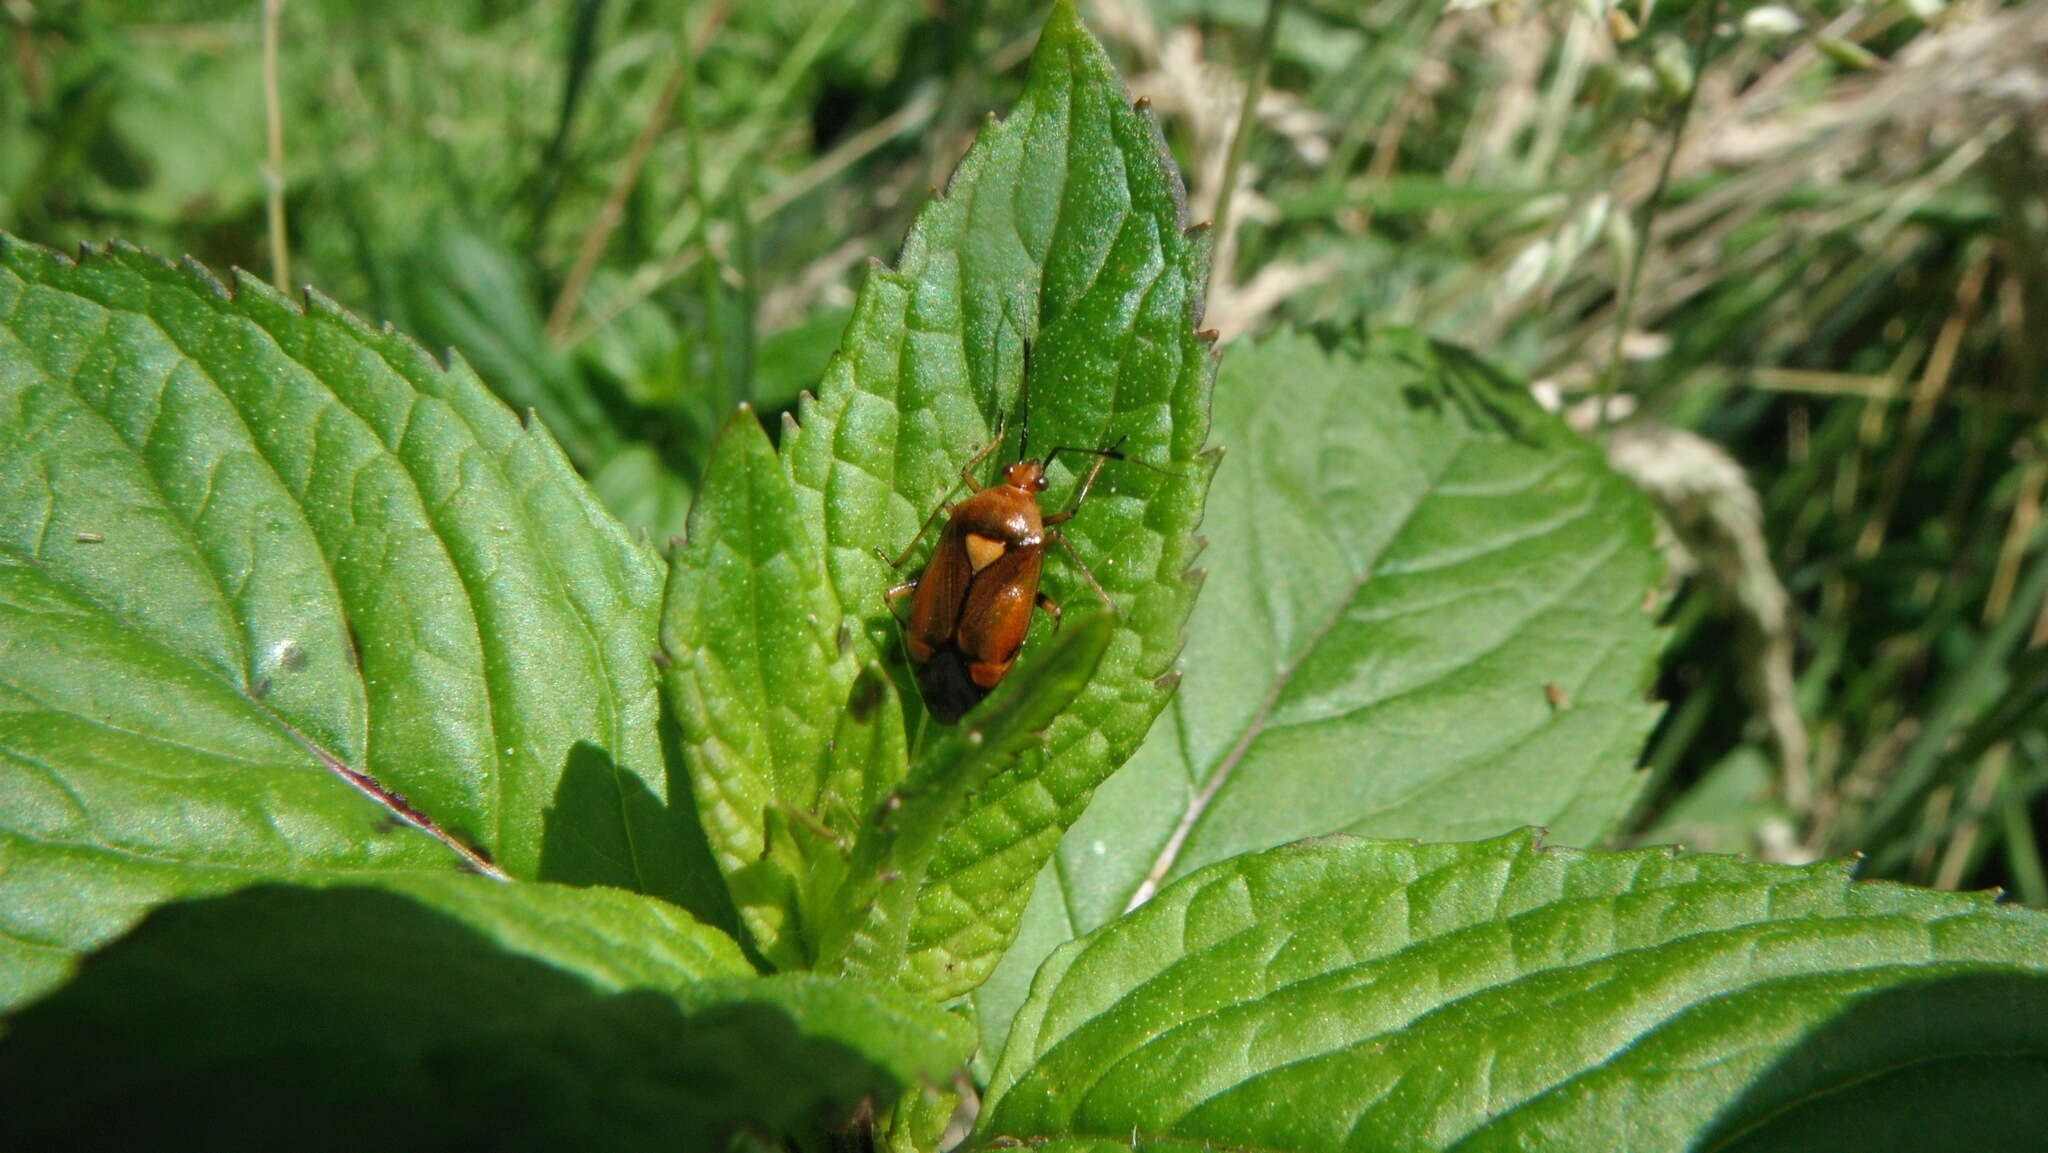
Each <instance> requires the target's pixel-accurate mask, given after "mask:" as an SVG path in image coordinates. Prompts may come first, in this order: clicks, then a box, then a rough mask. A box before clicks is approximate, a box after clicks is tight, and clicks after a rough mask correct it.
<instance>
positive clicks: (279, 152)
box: [263, 0, 292, 292]
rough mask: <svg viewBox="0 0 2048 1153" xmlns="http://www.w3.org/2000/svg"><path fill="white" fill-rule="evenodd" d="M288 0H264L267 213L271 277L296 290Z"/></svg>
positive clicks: (287, 289) (281, 286) (284, 288)
mask: <svg viewBox="0 0 2048 1153" xmlns="http://www.w3.org/2000/svg"><path fill="white" fill-rule="evenodd" d="M283 16H284V0H263V120H264V125H265V130H266V132H267V135H268V137H269V161H268V162H267V163H266V164H265V165H264V169H263V185H264V195H263V213H264V215H265V216H266V217H267V218H268V219H269V223H270V279H271V282H272V283H274V284H276V285H277V287H278V291H280V292H290V291H291V290H292V253H291V246H290V244H289V242H288V241H287V239H286V236H285V227H284V99H283V98H282V97H281V96H280V95H279V90H278V83H277V39H278V25H279V24H281V23H283Z"/></svg>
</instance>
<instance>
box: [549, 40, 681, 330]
mask: <svg viewBox="0 0 2048 1153" xmlns="http://www.w3.org/2000/svg"><path fill="white" fill-rule="evenodd" d="M685 51H687V48H686V49H685ZM688 71H689V70H688V69H686V68H684V67H683V64H682V62H681V61H680V60H679V61H677V62H676V63H675V64H673V65H671V66H670V67H669V73H668V78H667V79H666V80H664V81H663V82H662V85H661V95H659V96H657V97H655V98H654V108H653V110H652V111H651V112H650V113H649V114H648V116H647V122H646V123H645V124H642V125H641V126H640V132H639V135H637V136H635V137H634V138H633V145H632V147H631V148H630V149H629V150H628V151H627V153H626V160H625V163H623V164H621V165H620V166H619V172H618V175H617V176H616V177H614V178H613V179H612V186H611V188H610V189H609V190H607V191H606V192H605V197H604V203H603V204H602V205H600V206H599V207H598V210H597V215H596V216H594V217H592V218H591V221H590V227H589V228H587V229H585V230H584V232H583V242H582V243H581V244H580V245H578V246H577V249H576V263H575V265H574V266H572V267H571V268H570V269H569V276H568V278H567V279H566V280H564V281H563V282H562V291H561V292H560V293H559V294H557V295H556V296H555V306H554V308H553V309H551V310H549V312H548V339H549V340H551V341H553V342H555V343H556V344H560V343H562V337H563V335H564V334H565V333H567V332H568V329H569V322H570V320H572V319H574V318H575V316H576V309H577V307H578V306H580V305H581V304H582V303H583V290H584V289H585V288H587V287H588V286H589V284H590V276H591V274H592V273H593V272H595V271H597V262H598V260H599V259H601V258H602V257H603V256H604V250H605V246H606V245H607V244H609V243H610V241H611V237H612V231H613V230H614V229H616V228H618V226H619V221H620V220H622V219H624V218H625V215H626V200H627V198H628V197H630V196H632V195H633V188H634V186H635V185H637V184H639V183H640V173H641V172H642V171H643V170H644V169H645V168H646V167H647V157H648V155H649V154H651V153H652V152H653V151H654V142H655V141H656V140H657V139H659V138H660V136H661V133H662V131H663V130H664V129H666V128H667V127H668V120H669V115H670V113H671V111H672V110H673V109H674V108H675V103H676V96H677V95H678V94H679V93H680V92H681V91H682V88H683V77H684V76H686V75H687V74H688Z"/></svg>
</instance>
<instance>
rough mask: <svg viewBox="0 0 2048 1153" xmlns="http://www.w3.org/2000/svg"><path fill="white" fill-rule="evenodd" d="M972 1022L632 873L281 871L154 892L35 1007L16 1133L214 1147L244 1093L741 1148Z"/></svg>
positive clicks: (354, 1112)
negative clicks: (845, 971)
mask: <svg viewBox="0 0 2048 1153" xmlns="http://www.w3.org/2000/svg"><path fill="white" fill-rule="evenodd" d="M968 1034H969V1031H968V1030H967V1029H966V1028H965V1026H964V1023H963V1022H961V1021H960V1020H959V1019H958V1018H954V1017H951V1016H950V1015H948V1014H945V1013H941V1012H938V1011H936V1010H934V1009H932V1008H930V1007H928V1006H925V1005H924V1004H922V1003H921V1002H919V1001H917V1000H916V999H914V998H911V997H909V996H908V995H906V994H902V993H898V992H893V991H890V990H887V989H880V988H867V987H862V986H860V985H858V984H855V983H852V982H846V981H825V980H822V979H819V978H815V977H809V976H802V975H796V976H786V977H773V978H765V979H764V978H760V977H756V976H754V975H753V974H752V972H751V971H750V970H749V968H748V965H747V963H746V961H745V959H744V958H743V957H742V956H741V954H740V951H739V949H738V947H737V946H736V945H735V944H734V943H733V942H732V940H731V939H730V938H728V937H726V936H724V934H722V933H719V932H718V931H717V930H714V929H711V928H709V927H707V926H705V925H702V924H701V923H698V922H695V921H692V920H691V919H690V918H688V917H687V916H685V915H683V914H682V913H681V912H680V911H678V910H676V909H674V908H673V907H671V906H668V905H665V904H663V903H662V902H659V901H655V900H652V899H650V898H645V897H640V896H636V895H633V894H629V893H623V892H619V891H617V890H605V889H569V888H565V887H562V886H554V885H544V884H524V885H507V884H503V883H499V882H493V881H489V880H486V879H483V878H476V877H448V878H433V879H429V880H422V881H418V882H412V883H400V884H392V885H384V886H379V887H362V886H354V885H341V886H334V887H327V888H321V889H310V888H300V887H291V886H282V885H266V886H258V887H254V888H249V889H245V890H242V891H241V892H238V893H235V894H232V895H229V896H225V897H217V898H211V899H207V900H202V901H194V902H187V903H183V904H176V905H171V906H168V907H166V908H164V909H160V910H158V911H157V912H156V913H154V914H152V915H151V916H150V917H149V918H148V919H147V920H146V921H144V922H143V924H142V925H141V926H140V927H138V928H137V930H136V931H135V932H134V933H132V934H130V935H129V936H128V937H126V938H124V939H123V940H121V941H120V942H118V943H116V944H115V945H113V946H111V947H110V948H108V949H106V950H104V951H102V952H100V953H98V954H95V955H94V956H93V957H91V958H89V959H88V960H87V961H86V962H85V963H84V965H83V966H82V968H81V970H80V973H79V975H78V977H77V979H76V980H74V981H73V982H72V983H71V984H69V985H67V986H66V987H65V988H64V989H63V990H61V991H60V992H58V993H57V994H56V995H54V996H52V997H50V998H49V999H47V1000H45V1001H42V1002H39V1003H38V1004H36V1005H33V1006H30V1007H29V1008H28V1009H26V1010H24V1011H22V1012H21V1013H19V1014H17V1015H16V1016H15V1017H13V1018H12V1020H11V1021H10V1028H9V1032H8V1033H7V1035H6V1037H5V1039H4V1040H0V1145H4V1146H6V1147H8V1148H19V1149H32V1148H56V1147H80V1146H85V1147H99V1148H124V1147H132V1148H145V1147H146V1148H153V1149H160V1148H213V1147H218V1143H219V1139H220V1133H221V1132H222V1130H221V1128H220V1126H221V1124H222V1120H221V1119H222V1118H223V1117H230V1118H232V1128H233V1132H234V1134H235V1139H234V1140H235V1143H236V1144H243V1145H249V1146H253V1147H265V1148H295V1149H296V1148H308V1147H310V1148H316V1149H367V1148H378V1149H396V1148H406V1149H447V1148H456V1147H464V1146H472V1145H475V1144H476V1143H477V1142H478V1141H479V1139H480V1137H479V1135H482V1134H498V1135H501V1136H500V1137H498V1138H495V1139H489V1140H485V1142H484V1143H485V1144H492V1145H500V1144H510V1145H516V1146H519V1147H532V1148H607V1149H612V1148H630V1149H642V1148H645V1149H657V1148H659V1149H676V1148H691V1149H697V1148H722V1147H724V1145H725V1143H726V1142H727V1141H728V1140H730V1139H731V1137H732V1136H733V1135H734V1134H735V1133H736V1132H738V1131H740V1130H742V1129H745V1130H747V1131H749V1132H753V1133H756V1134H765V1135H770V1136H774V1135H782V1134H788V1135H793V1136H801V1135H804V1134H807V1133H813V1132H815V1131H816V1130H818V1129H819V1128H820V1127H821V1126H826V1127H829V1126H833V1125H843V1124H845V1123H846V1122H847V1121H849V1120H850V1119H851V1117H852V1115H853V1113H854V1111H855V1110H856V1108H858V1107H859V1106H860V1104H861V1102H862V1101H863V1099H872V1100H873V1102H874V1104H875V1106H876V1107H877V1108H879V1109H883V1110H886V1109H887V1108H888V1107H889V1106H890V1104H891V1103H892V1102H893V1101H895V1100H896V1099H897V1098H898V1096H899V1095H901V1094H902V1093H903V1092H904V1091H906V1090H909V1091H912V1092H916V1091H918V1090H919V1089H920V1087H921V1086H922V1085H923V1084H926V1083H944V1081H945V1079H946V1078H947V1077H949V1076H950V1074H951V1073H952V1072H953V1071H954V1070H956V1069H957V1068H959V1066H960V1063H961V1061H962V1059H963V1057H964V1055H965V1052H966V1049H967V1045H968V1043H969V1041H970V1037H969V1035H968ZM86 1036H89V1037H92V1038H93V1039H94V1040H93V1043H92V1044H89V1045H80V1044H78V1038H80V1037H86ZM515 1135H516V1136H515Z"/></svg>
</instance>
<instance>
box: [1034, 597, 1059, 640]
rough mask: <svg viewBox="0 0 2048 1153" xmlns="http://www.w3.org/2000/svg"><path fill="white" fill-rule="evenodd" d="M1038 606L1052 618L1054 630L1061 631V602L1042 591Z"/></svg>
mask: <svg viewBox="0 0 2048 1153" xmlns="http://www.w3.org/2000/svg"><path fill="white" fill-rule="evenodd" d="M1038 607H1039V609H1040V610H1042V611H1043V612H1044V613H1045V615H1047V616H1049V617H1051V618H1052V631H1054V632H1058V631H1060V602H1058V601H1056V600H1054V599H1052V598H1051V597H1049V596H1046V595H1045V593H1043V592H1040V593H1039V594H1038Z"/></svg>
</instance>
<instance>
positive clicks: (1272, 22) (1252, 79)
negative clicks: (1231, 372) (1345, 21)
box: [1209, 0, 1287, 284]
mask: <svg viewBox="0 0 2048 1153" xmlns="http://www.w3.org/2000/svg"><path fill="white" fill-rule="evenodd" d="M1286 6H1287V0H1266V22H1265V24H1263V25H1261V26H1260V28H1259V44H1258V48H1257V49H1255V51H1254V55H1253V56H1252V73H1251V75H1250V76H1249V77H1247V78H1246V80H1245V84H1244V104H1243V106H1242V107H1240V108H1239V109H1238V113H1237V130H1236V131H1235V132H1234V133H1232V134H1231V137H1230V154H1229V157H1228V158H1227V159H1226V160H1225V161H1224V162H1223V183H1222V186H1221V187H1220V188H1219V189H1218V190H1217V194H1216V219H1215V221H1214V223H1215V225H1216V232H1215V236H1216V262H1215V264H1213V265H1212V266H1210V269H1209V279H1210V282H1211V283H1212V284H1213V283H1214V282H1215V280H1216V278H1217V277H1218V276H1220V275H1222V271H1223V266H1224V262H1225V260H1226V259H1228V254H1229V251H1230V248H1231V244H1230V228H1231V220H1230V203H1231V201H1232V200H1234V199H1236V194H1237V174H1238V170H1239V169H1241V168H1243V167H1244V158H1245V153H1246V152H1248V151H1250V149H1251V143H1252V126H1253V125H1254V124H1256V123H1257V122H1258V119H1259V97H1260V96H1262V95H1264V94H1265V91H1266V73H1267V72H1268V71H1270V70H1271V68H1272V65H1273V42H1274V40H1275V39H1276V38H1277V37H1278V35H1279V30H1280V10H1281V9H1282V8H1285V7H1286Z"/></svg>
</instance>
